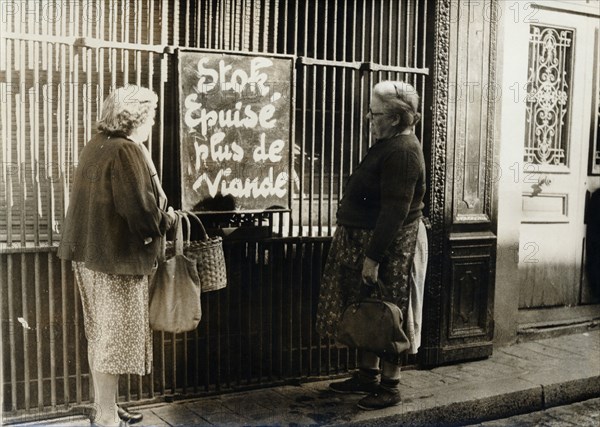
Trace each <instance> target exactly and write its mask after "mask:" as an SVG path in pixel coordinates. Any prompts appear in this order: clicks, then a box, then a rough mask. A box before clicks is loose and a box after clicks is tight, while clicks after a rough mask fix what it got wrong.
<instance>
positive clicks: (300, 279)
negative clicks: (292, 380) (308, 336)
mask: <svg viewBox="0 0 600 427" xmlns="http://www.w3.org/2000/svg"><path fill="white" fill-rule="evenodd" d="M311 229H312V227H311ZM299 247H300V256H299V257H298V258H297V260H298V265H297V266H296V267H297V268H298V271H297V277H298V301H297V303H296V306H297V307H298V375H299V376H302V371H303V369H302V368H303V365H304V363H303V362H304V358H303V357H302V356H303V354H302V351H303V346H302V338H303V336H302V309H303V304H302V302H303V301H302V298H303V292H302V284H303V283H304V277H303V276H304V275H303V273H304V265H303V259H304V252H305V244H304V243H303V242H300V244H299ZM292 307H293V306H292ZM292 312H293V310H292Z"/></svg>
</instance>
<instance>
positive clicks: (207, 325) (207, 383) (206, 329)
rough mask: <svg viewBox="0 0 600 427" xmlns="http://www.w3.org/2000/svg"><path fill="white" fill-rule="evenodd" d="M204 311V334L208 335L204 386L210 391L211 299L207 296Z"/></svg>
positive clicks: (205, 351) (205, 350)
mask: <svg viewBox="0 0 600 427" xmlns="http://www.w3.org/2000/svg"><path fill="white" fill-rule="evenodd" d="M204 301H205V304H204V311H203V313H202V317H204V319H205V320H204V336H205V337H206V345H205V346H204V358H205V360H204V374H205V381H204V387H205V390H206V391H208V390H209V389H210V354H211V351H210V348H211V346H210V300H209V299H208V298H205V300H204Z"/></svg>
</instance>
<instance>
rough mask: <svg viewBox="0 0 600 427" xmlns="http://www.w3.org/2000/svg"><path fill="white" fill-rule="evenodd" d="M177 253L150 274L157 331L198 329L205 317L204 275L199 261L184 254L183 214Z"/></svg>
mask: <svg viewBox="0 0 600 427" xmlns="http://www.w3.org/2000/svg"><path fill="white" fill-rule="evenodd" d="M175 230H176V232H175V242H174V247H175V253H174V255H172V256H170V257H167V258H164V250H165V246H164V245H163V258H164V259H161V260H159V263H158V269H157V270H156V272H155V273H154V274H153V275H152V276H151V277H150V307H149V317H150V319H149V320H150V327H151V328H152V329H153V330H155V331H164V332H174V333H179V332H186V331H192V330H194V329H196V327H197V326H198V323H199V322H200V318H201V316H202V309H201V305H200V278H199V277H198V272H197V270H196V261H195V260H194V259H191V258H188V257H187V256H185V255H184V254H183V231H182V224H181V213H177V221H176V223H175Z"/></svg>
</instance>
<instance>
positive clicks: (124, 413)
mask: <svg viewBox="0 0 600 427" xmlns="http://www.w3.org/2000/svg"><path fill="white" fill-rule="evenodd" d="M117 414H119V418H121V419H122V420H123V421H126V422H128V423H129V424H135V423H139V422H140V421H142V419H143V418H144V415H142V414H141V413H139V412H133V411H132V412H129V411H128V410H127V409H125V408H121V407H120V406H117Z"/></svg>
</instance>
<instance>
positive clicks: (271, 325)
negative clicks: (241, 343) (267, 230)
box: [267, 243, 283, 382]
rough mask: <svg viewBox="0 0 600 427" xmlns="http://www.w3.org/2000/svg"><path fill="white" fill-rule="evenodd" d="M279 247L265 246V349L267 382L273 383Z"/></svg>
mask: <svg viewBox="0 0 600 427" xmlns="http://www.w3.org/2000/svg"><path fill="white" fill-rule="evenodd" d="M280 247H281V243H278V244H277V247H276V248H277V249H275V245H274V244H273V243H268V244H267V248H268V251H269V252H268V253H269V259H268V263H267V265H268V273H267V276H268V283H269V292H268V294H267V296H268V300H267V308H268V310H269V315H268V317H267V320H268V322H267V325H268V328H269V329H268V340H267V341H268V344H267V348H268V352H267V359H268V364H269V370H268V376H269V382H272V381H273V328H274V327H275V324H274V321H275V319H274V316H273V302H274V298H273V292H274V291H275V289H274V286H273V263H274V262H275V260H277V261H279V262H283V258H280V257H279V256H277V257H275V256H274V255H275V250H277V251H278V255H279V248H280Z"/></svg>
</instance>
